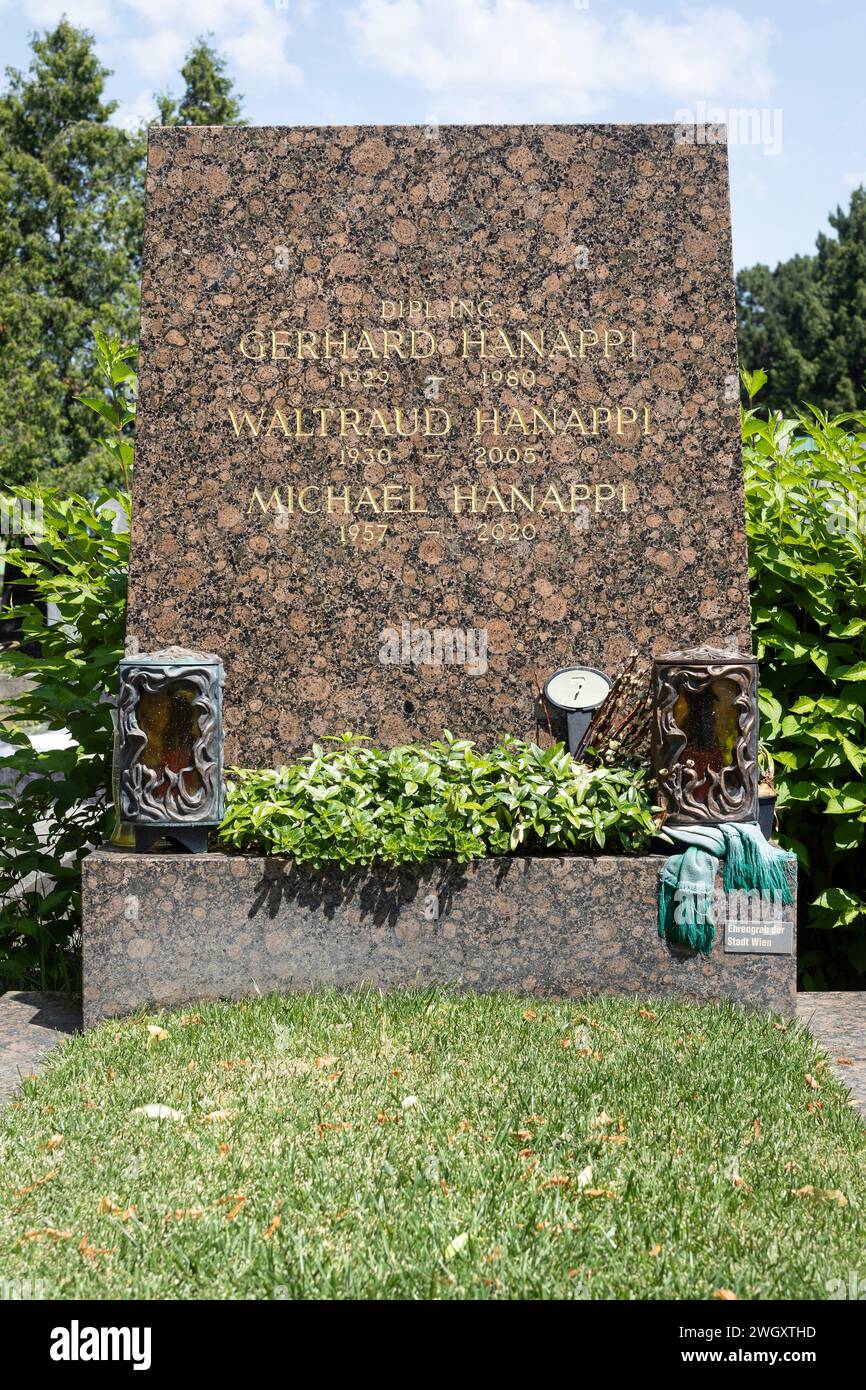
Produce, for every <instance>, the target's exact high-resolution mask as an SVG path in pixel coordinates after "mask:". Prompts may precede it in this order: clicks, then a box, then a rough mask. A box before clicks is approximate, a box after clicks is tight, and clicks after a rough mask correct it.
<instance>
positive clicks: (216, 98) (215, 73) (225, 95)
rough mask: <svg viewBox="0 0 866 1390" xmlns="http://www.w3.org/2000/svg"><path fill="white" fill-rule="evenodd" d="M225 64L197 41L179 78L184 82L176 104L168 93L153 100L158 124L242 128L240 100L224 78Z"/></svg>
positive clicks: (225, 76)
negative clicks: (181, 94) (237, 126)
mask: <svg viewBox="0 0 866 1390" xmlns="http://www.w3.org/2000/svg"><path fill="white" fill-rule="evenodd" d="M225 68H226V61H225V58H224V57H222V55H221V54H219V53H217V51H216V50H215V49H214V48H213V47H212V46H211V44H209V43H208V41H207V39H205V38H199V39H196V41H195V43H194V44H193V46H192V48H191V49H190V51H189V53H188V54H187V56H186V62H185V63H184V65H183V67H182V68H181V70H180V75H181V77H182V78H183V80H184V82H185V83H186V88H185V90H184V94H183V96H182V97H181V99H180V101H179V102H175V101H174V99H173V98H172V97H171V96H169V95H168V94H167V93H164V94H163V95H161V96H158V97H157V98H156V101H157V106H158V109H159V124H160V125H243V124H244V122H243V121H242V119H241V98H240V97H239V96H237V95H236V94H235V92H234V86H233V83H232V80H231V78H230V77H228V76H227V75H226V70H225Z"/></svg>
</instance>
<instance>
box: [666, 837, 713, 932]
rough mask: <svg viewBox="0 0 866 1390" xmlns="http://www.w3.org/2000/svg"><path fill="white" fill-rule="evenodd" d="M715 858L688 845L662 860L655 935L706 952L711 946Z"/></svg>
mask: <svg viewBox="0 0 866 1390" xmlns="http://www.w3.org/2000/svg"><path fill="white" fill-rule="evenodd" d="M715 878H716V860H715V859H714V858H713V856H712V855H711V854H707V853H706V851H705V850H701V849H698V848H696V847H695V846H690V848H689V849H687V850H686V851H685V853H683V854H675V855H673V856H672V857H671V858H670V859H668V860H666V862H665V864H664V865H663V866H662V869H661V872H660V873H659V936H663V937H664V938H665V940H666V941H669V942H670V943H671V944H672V945H674V946H685V947H687V948H688V950H690V951H700V953H701V955H702V956H708V955H709V954H710V951H711V950H712V949H713V941H714V939H715V935H716V929H715V926H714V924H713V920H712V918H713V913H712V908H713V887H714V884H715Z"/></svg>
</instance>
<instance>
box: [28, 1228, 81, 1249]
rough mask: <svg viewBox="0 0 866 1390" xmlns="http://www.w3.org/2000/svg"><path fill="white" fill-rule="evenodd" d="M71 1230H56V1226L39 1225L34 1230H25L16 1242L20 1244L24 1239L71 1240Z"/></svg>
mask: <svg viewBox="0 0 866 1390" xmlns="http://www.w3.org/2000/svg"><path fill="white" fill-rule="evenodd" d="M71 1239H72V1232H71V1231H58V1230H57V1228H56V1226H41V1227H40V1228H39V1229H38V1230H35V1231H25V1232H24V1234H23V1236H19V1237H18V1244H19V1245H22V1244H23V1243H24V1241H25V1240H35V1241H40V1240H71Z"/></svg>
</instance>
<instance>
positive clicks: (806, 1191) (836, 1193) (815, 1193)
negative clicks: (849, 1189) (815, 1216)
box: [794, 1184, 848, 1207]
mask: <svg viewBox="0 0 866 1390" xmlns="http://www.w3.org/2000/svg"><path fill="white" fill-rule="evenodd" d="M794 1196H795V1197H817V1198H818V1200H819V1201H820V1202H835V1203H836V1206H837V1207H847V1205H848V1198H847V1197H846V1196H845V1193H844V1192H842V1190H841V1189H840V1188H838V1187H812V1186H811V1184H808V1185H807V1186H806V1187H797V1188H795V1189H794Z"/></svg>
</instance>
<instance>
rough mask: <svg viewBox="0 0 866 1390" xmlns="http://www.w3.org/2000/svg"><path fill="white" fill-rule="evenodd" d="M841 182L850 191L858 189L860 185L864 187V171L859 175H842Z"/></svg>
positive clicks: (865, 179) (865, 174)
mask: <svg viewBox="0 0 866 1390" xmlns="http://www.w3.org/2000/svg"><path fill="white" fill-rule="evenodd" d="M842 182H843V183H844V185H845V187H846V188H850V189H855V188H860V186H861V185H863V186H864V187H866V169H864V170H863V171H862V172H861V173H859V174H858V173H856V172H855V173H851V174H843V175H842Z"/></svg>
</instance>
